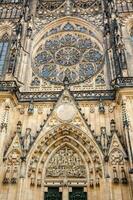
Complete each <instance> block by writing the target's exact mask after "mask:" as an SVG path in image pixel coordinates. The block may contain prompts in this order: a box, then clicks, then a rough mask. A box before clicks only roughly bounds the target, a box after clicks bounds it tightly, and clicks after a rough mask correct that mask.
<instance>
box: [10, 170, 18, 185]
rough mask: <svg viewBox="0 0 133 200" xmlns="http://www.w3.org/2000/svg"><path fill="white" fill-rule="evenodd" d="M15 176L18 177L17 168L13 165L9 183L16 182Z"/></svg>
mask: <svg viewBox="0 0 133 200" xmlns="http://www.w3.org/2000/svg"><path fill="white" fill-rule="evenodd" d="M17 178H18V168H17V167H14V169H13V173H12V178H11V183H13V184H15V183H17Z"/></svg>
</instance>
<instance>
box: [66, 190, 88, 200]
mask: <svg viewBox="0 0 133 200" xmlns="http://www.w3.org/2000/svg"><path fill="white" fill-rule="evenodd" d="M69 200H87V193H86V192H84V188H81V187H73V188H72V192H70V193H69Z"/></svg>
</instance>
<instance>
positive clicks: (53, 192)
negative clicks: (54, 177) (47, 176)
mask: <svg viewBox="0 0 133 200" xmlns="http://www.w3.org/2000/svg"><path fill="white" fill-rule="evenodd" d="M44 200H62V193H61V192H59V188H58V187H49V188H48V192H45V197H44Z"/></svg>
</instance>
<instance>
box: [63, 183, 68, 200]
mask: <svg viewBox="0 0 133 200" xmlns="http://www.w3.org/2000/svg"><path fill="white" fill-rule="evenodd" d="M62 199H63V200H69V188H68V187H67V186H65V187H63V189H62Z"/></svg>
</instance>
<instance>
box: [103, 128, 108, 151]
mask: <svg viewBox="0 0 133 200" xmlns="http://www.w3.org/2000/svg"><path fill="white" fill-rule="evenodd" d="M101 145H102V148H103V150H104V151H105V153H106V151H107V149H108V136H107V133H106V128H105V127H102V128H101Z"/></svg>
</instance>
